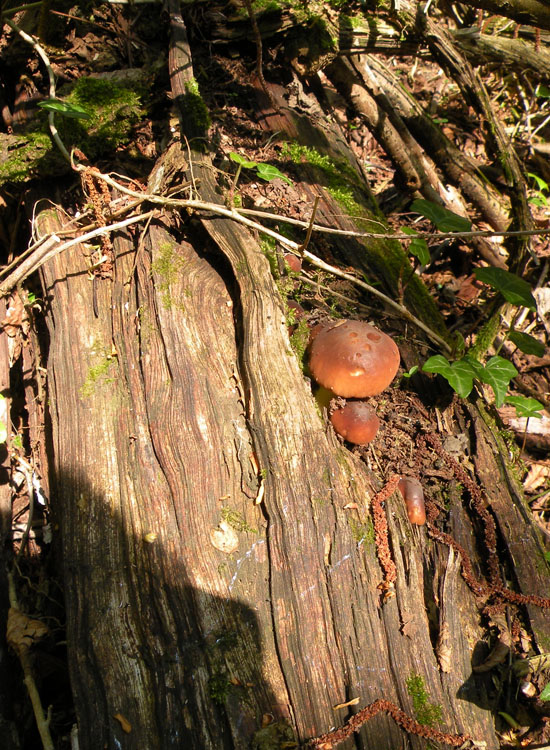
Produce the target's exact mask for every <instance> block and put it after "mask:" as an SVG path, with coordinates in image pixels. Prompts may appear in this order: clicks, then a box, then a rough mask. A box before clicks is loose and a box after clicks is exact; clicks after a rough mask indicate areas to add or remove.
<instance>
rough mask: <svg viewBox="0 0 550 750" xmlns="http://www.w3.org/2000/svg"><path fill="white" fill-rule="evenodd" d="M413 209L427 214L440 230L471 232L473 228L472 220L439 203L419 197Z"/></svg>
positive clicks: (412, 206)
mask: <svg viewBox="0 0 550 750" xmlns="http://www.w3.org/2000/svg"><path fill="white" fill-rule="evenodd" d="M411 211H416V213H418V214H421V215H422V216H425V217H426V218H427V219H429V220H430V221H431V222H432V224H435V226H436V227H437V228H438V229H439V231H440V232H469V231H470V230H471V228H472V222H471V221H470V220H469V219H465V218H464V217H463V216H458V214H455V213H453V212H452V211H448V210H447V209H446V208H443V206H438V205H437V203H432V202H431V201H427V200H424V198H418V200H415V201H413V203H412V205H411Z"/></svg>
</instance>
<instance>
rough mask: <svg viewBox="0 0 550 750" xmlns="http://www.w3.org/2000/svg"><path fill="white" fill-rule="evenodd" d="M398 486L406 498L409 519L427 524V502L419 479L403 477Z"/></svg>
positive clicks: (420, 523)
mask: <svg viewBox="0 0 550 750" xmlns="http://www.w3.org/2000/svg"><path fill="white" fill-rule="evenodd" d="M397 486H398V487H399V490H400V492H401V494H402V495H403V499H404V500H405V505H406V506H407V515H408V517H409V521H410V522H411V523H416V524H418V525H419V526H422V525H423V524H425V523H426V504H425V502H424V490H423V489H422V485H421V484H420V482H419V481H418V479H415V478H414V477H402V478H401V479H400V480H399V484H398V485H397Z"/></svg>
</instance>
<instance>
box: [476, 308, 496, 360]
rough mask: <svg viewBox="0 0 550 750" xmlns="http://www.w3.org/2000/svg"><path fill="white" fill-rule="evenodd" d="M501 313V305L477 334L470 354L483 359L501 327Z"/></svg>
mask: <svg viewBox="0 0 550 750" xmlns="http://www.w3.org/2000/svg"><path fill="white" fill-rule="evenodd" d="M501 313H502V308H501V307H499V308H498V309H497V310H496V311H495V312H494V313H493V314H492V315H491V317H490V318H489V320H488V321H487V322H486V323H485V324H484V325H483V326H482V328H481V330H480V331H479V332H478V334H477V336H476V342H475V344H474V345H473V346H472V347H471V349H470V350H469V352H468V354H470V355H471V356H472V357H474V358H475V359H477V360H478V361H480V362H481V361H483V359H484V358H485V355H486V354H487V351H488V349H489V348H490V346H491V345H492V343H493V341H494V340H495V337H496V335H497V333H498V332H499V330H500V327H501Z"/></svg>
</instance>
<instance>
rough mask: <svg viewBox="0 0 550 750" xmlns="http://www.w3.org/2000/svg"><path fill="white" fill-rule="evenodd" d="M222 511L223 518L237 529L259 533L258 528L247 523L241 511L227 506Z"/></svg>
mask: <svg viewBox="0 0 550 750" xmlns="http://www.w3.org/2000/svg"><path fill="white" fill-rule="evenodd" d="M221 513H222V518H223V520H224V521H226V522H227V523H228V524H229V525H230V526H231V527H232V528H233V529H235V531H246V532H247V533H250V534H257V533H258V529H255V528H253V527H252V526H250V524H248V523H247V521H246V520H245V518H244V516H243V514H242V513H241V512H240V511H238V510H234V509H233V508H228V507H227V506H225V507H223V508H222V511H221Z"/></svg>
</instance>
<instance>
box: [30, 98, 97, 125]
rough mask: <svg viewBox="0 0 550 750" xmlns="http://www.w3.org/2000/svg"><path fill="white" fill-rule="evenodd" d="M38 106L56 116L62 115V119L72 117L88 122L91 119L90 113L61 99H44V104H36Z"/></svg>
mask: <svg viewBox="0 0 550 750" xmlns="http://www.w3.org/2000/svg"><path fill="white" fill-rule="evenodd" d="M38 106H39V107H42V109H47V110H49V111H51V112H55V113H56V114H58V115H63V117H72V118H73V119H75V120H89V119H90V117H91V115H90V113H89V112H86V110H85V109H82V107H78V106H77V105H76V104H69V102H63V101H61V99H46V101H44V102H38Z"/></svg>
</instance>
